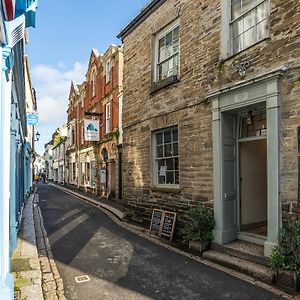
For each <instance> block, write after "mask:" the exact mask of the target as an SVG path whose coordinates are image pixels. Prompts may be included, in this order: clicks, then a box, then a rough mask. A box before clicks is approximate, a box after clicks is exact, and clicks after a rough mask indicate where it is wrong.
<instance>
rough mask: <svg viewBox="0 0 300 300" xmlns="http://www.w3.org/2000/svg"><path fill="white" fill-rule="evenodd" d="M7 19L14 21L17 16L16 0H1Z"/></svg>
mask: <svg viewBox="0 0 300 300" xmlns="http://www.w3.org/2000/svg"><path fill="white" fill-rule="evenodd" d="M1 1H2V7H3V13H4V19H5V21H12V20H13V19H14V18H15V11H16V0H1Z"/></svg>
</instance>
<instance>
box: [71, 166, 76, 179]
mask: <svg viewBox="0 0 300 300" xmlns="http://www.w3.org/2000/svg"><path fill="white" fill-rule="evenodd" d="M72 180H73V181H75V180H76V163H72Z"/></svg>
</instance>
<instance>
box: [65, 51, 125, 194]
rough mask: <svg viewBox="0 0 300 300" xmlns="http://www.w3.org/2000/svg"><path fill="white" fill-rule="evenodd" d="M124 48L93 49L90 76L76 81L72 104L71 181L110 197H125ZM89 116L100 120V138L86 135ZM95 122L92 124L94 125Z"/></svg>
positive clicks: (68, 142) (69, 149)
mask: <svg viewBox="0 0 300 300" xmlns="http://www.w3.org/2000/svg"><path fill="white" fill-rule="evenodd" d="M122 80H123V48H122V47H121V46H115V45H112V46H110V47H109V49H108V50H107V51H106V52H105V53H104V54H103V55H100V54H99V53H98V52H97V50H95V49H92V51H91V55H90V61H89V66H88V70H87V73H86V80H85V82H84V83H82V84H81V85H77V86H76V85H75V84H74V83H73V82H72V84H71V88H70V95H69V107H68V139H67V152H66V153H67V155H66V160H67V164H68V176H67V178H68V183H69V184H72V185H75V186H77V187H78V188H80V189H82V190H85V191H88V192H91V193H94V194H97V195H100V196H103V197H107V198H108V197H110V198H118V199H120V198H121V197H122V177H121V172H120V168H121V162H122V158H121V155H122V154H121V152H122V147H121V144H122V124H121V112H122V93H123V86H122ZM85 120H86V121H88V120H92V121H93V120H94V121H98V122H99V128H95V129H96V132H97V131H98V132H99V140H98V141H87V140H86V139H85V131H87V130H88V129H89V128H84V124H85ZM91 126H93V127H94V125H92V124H90V127H91Z"/></svg>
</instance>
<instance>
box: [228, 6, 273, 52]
mask: <svg viewBox="0 0 300 300" xmlns="http://www.w3.org/2000/svg"><path fill="white" fill-rule="evenodd" d="M239 1H241V4H242V3H243V1H244V0H239ZM231 2H232V1H231V0H230V43H231V53H232V54H236V53H239V52H241V51H243V50H245V49H247V48H249V47H251V46H253V45H254V44H256V43H258V42H259V41H261V40H263V39H265V38H266V37H267V36H268V31H269V16H268V14H269V8H268V6H269V0H259V1H257V2H256V3H255V4H254V5H252V6H251V7H250V8H249V9H247V10H245V11H243V12H241V14H240V15H239V16H238V17H236V18H235V19H232V10H231V7H232V4H231ZM263 3H265V4H266V6H267V12H266V14H267V17H266V19H263V20H261V21H259V22H257V8H258V6H260V5H262V4H263ZM253 11H255V23H254V25H253V26H251V27H250V28H248V29H247V30H245V31H243V32H242V34H240V35H244V34H245V33H246V32H247V31H249V30H250V29H252V28H253V29H254V31H255V41H254V42H253V43H252V44H250V45H248V46H246V47H245V46H243V47H242V48H241V49H239V50H234V41H233V24H234V23H236V22H237V21H239V20H244V19H245V18H246V16H247V15H248V14H249V13H251V12H253ZM265 20H266V21H267V23H268V28H267V31H266V32H265V33H264V35H262V37H261V38H260V39H258V37H257V28H258V24H261V23H262V22H264V21H265Z"/></svg>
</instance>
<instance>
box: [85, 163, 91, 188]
mask: <svg viewBox="0 0 300 300" xmlns="http://www.w3.org/2000/svg"><path fill="white" fill-rule="evenodd" d="M85 167H86V172H85V180H86V183H87V184H88V185H90V183H91V164H90V163H86V164H85Z"/></svg>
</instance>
